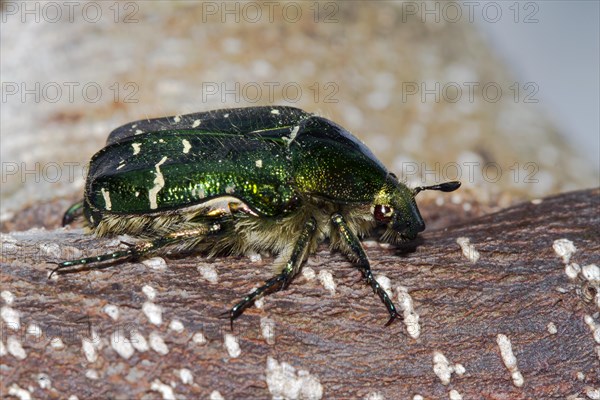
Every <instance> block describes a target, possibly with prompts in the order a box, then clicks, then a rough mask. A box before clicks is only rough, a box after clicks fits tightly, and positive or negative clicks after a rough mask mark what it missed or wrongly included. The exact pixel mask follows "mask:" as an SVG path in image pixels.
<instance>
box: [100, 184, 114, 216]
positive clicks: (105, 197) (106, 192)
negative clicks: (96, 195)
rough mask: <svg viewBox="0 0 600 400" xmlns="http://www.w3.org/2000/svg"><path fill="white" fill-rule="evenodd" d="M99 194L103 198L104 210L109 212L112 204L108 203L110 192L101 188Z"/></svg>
mask: <svg viewBox="0 0 600 400" xmlns="http://www.w3.org/2000/svg"><path fill="white" fill-rule="evenodd" d="M100 192H102V197H104V208H106V209H107V210H108V211H110V209H111V208H112V203H111V202H110V192H109V191H108V190H106V189H104V188H101V189H100Z"/></svg>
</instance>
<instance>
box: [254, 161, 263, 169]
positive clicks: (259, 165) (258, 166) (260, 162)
mask: <svg viewBox="0 0 600 400" xmlns="http://www.w3.org/2000/svg"><path fill="white" fill-rule="evenodd" d="M254 165H256V168H262V166H263V161H262V160H256V161H255V162H254Z"/></svg>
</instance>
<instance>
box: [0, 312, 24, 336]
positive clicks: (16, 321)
mask: <svg viewBox="0 0 600 400" xmlns="http://www.w3.org/2000/svg"><path fill="white" fill-rule="evenodd" d="M0 317H2V320H3V321H4V322H6V325H7V326H8V327H9V328H10V329H13V330H15V331H18V330H19V329H21V314H19V312H18V311H17V310H15V309H14V308H12V307H9V306H3V307H2V308H0Z"/></svg>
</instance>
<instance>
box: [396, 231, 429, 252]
mask: <svg viewBox="0 0 600 400" xmlns="http://www.w3.org/2000/svg"><path fill="white" fill-rule="evenodd" d="M423 243H425V240H424V239H423V238H422V237H420V236H419V237H417V238H416V239H414V240H411V241H408V242H400V243H395V244H394V250H395V251H394V252H395V253H396V255H397V256H399V257H407V256H409V255H410V254H411V253H414V252H416V251H417V248H418V247H419V246H421V245H422V244H423Z"/></svg>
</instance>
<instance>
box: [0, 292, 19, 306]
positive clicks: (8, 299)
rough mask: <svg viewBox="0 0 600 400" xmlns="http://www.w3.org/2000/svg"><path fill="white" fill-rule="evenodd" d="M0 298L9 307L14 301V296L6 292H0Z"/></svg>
mask: <svg viewBox="0 0 600 400" xmlns="http://www.w3.org/2000/svg"><path fill="white" fill-rule="evenodd" d="M0 297H2V300H4V302H5V303H6V304H8V305H11V304H12V303H13V302H14V301H15V295H14V294H12V293H11V292H9V291H8V290H3V291H2V292H0Z"/></svg>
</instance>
